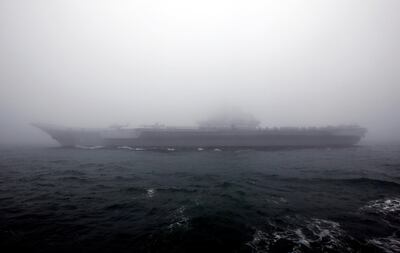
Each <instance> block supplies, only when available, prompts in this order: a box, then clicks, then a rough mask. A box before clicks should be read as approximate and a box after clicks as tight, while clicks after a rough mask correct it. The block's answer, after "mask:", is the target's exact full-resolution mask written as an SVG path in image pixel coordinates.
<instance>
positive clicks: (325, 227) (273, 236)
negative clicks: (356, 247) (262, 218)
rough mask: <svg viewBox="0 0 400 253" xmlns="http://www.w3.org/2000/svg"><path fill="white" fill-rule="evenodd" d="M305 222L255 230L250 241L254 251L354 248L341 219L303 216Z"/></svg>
mask: <svg viewBox="0 0 400 253" xmlns="http://www.w3.org/2000/svg"><path fill="white" fill-rule="evenodd" d="M302 224H303V225H300V226H292V227H289V228H287V229H286V230H281V229H279V226H275V225H273V224H272V226H273V230H272V231H269V232H264V231H262V230H256V232H255V233H254V236H253V240H252V241H250V242H248V243H247V245H248V246H249V247H251V248H252V249H253V251H254V252H293V253H300V252H309V251H310V250H313V251H314V250H315V251H317V252H353V250H352V249H351V247H349V245H348V244H347V243H346V242H345V241H346V239H347V238H349V236H348V235H347V234H346V232H345V231H344V230H343V229H342V228H341V227H340V225H339V223H336V222H333V221H329V220H323V219H310V220H304V221H303V222H302Z"/></svg>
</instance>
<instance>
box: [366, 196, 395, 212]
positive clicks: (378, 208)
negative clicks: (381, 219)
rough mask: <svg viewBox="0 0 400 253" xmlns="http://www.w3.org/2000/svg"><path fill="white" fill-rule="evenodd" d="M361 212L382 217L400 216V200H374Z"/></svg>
mask: <svg viewBox="0 0 400 253" xmlns="http://www.w3.org/2000/svg"><path fill="white" fill-rule="evenodd" d="M361 211H364V212H369V213H377V214H382V215H389V214H400V198H392V199H378V200H374V201H371V202H369V203H368V204H367V205H365V206H363V207H362V208H361Z"/></svg>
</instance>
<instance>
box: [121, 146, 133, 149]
mask: <svg viewBox="0 0 400 253" xmlns="http://www.w3.org/2000/svg"><path fill="white" fill-rule="evenodd" d="M117 148H118V149H127V150H133V149H134V148H132V147H129V146H119V147H117Z"/></svg>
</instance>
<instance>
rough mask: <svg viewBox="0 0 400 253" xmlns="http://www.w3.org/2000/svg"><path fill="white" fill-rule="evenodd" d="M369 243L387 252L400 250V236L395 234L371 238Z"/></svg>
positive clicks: (393, 252)
mask: <svg viewBox="0 0 400 253" xmlns="http://www.w3.org/2000/svg"><path fill="white" fill-rule="evenodd" d="M368 243H370V244H372V245H374V246H375V247H378V248H380V249H381V250H383V251H384V252H386V253H395V252H400V238H397V237H395V236H389V237H383V238H374V239H371V240H369V241H368Z"/></svg>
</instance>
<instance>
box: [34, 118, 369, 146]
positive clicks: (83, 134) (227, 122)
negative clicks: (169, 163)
mask: <svg viewBox="0 0 400 253" xmlns="http://www.w3.org/2000/svg"><path fill="white" fill-rule="evenodd" d="M33 125H34V126H36V127H38V128H40V129H42V130H43V131H44V132H46V133H47V134H49V135H50V136H51V137H52V138H53V139H55V140H56V141H57V142H58V143H60V145H61V146H63V147H86V148H97V147H110V148H118V147H119V148H127V149H136V150H142V149H151V148H167V149H168V150H174V149H175V148H196V149H199V150H203V149H205V148H214V149H216V150H219V149H221V148H285V147H294V148H296V147H297V148H300V147H344V146H352V145H355V144H357V143H358V142H359V141H360V140H361V138H362V137H364V135H365V133H366V129H365V128H362V127H359V126H356V125H350V126H328V127H307V128H299V127H280V128H276V127H275V128H268V127H266V128H262V127H260V122H259V121H258V120H257V119H255V118H254V117H253V116H251V115H249V114H242V115H239V116H231V115H230V116H229V115H228V116H221V115H219V116H217V117H214V118H210V119H208V120H205V121H202V122H199V124H198V126H197V127H168V126H164V125H161V124H155V125H150V126H143V127H137V128H128V127H126V126H112V127H110V128H103V129H91V128H69V127H61V126H55V125H48V124H41V123H35V124H33Z"/></svg>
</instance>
